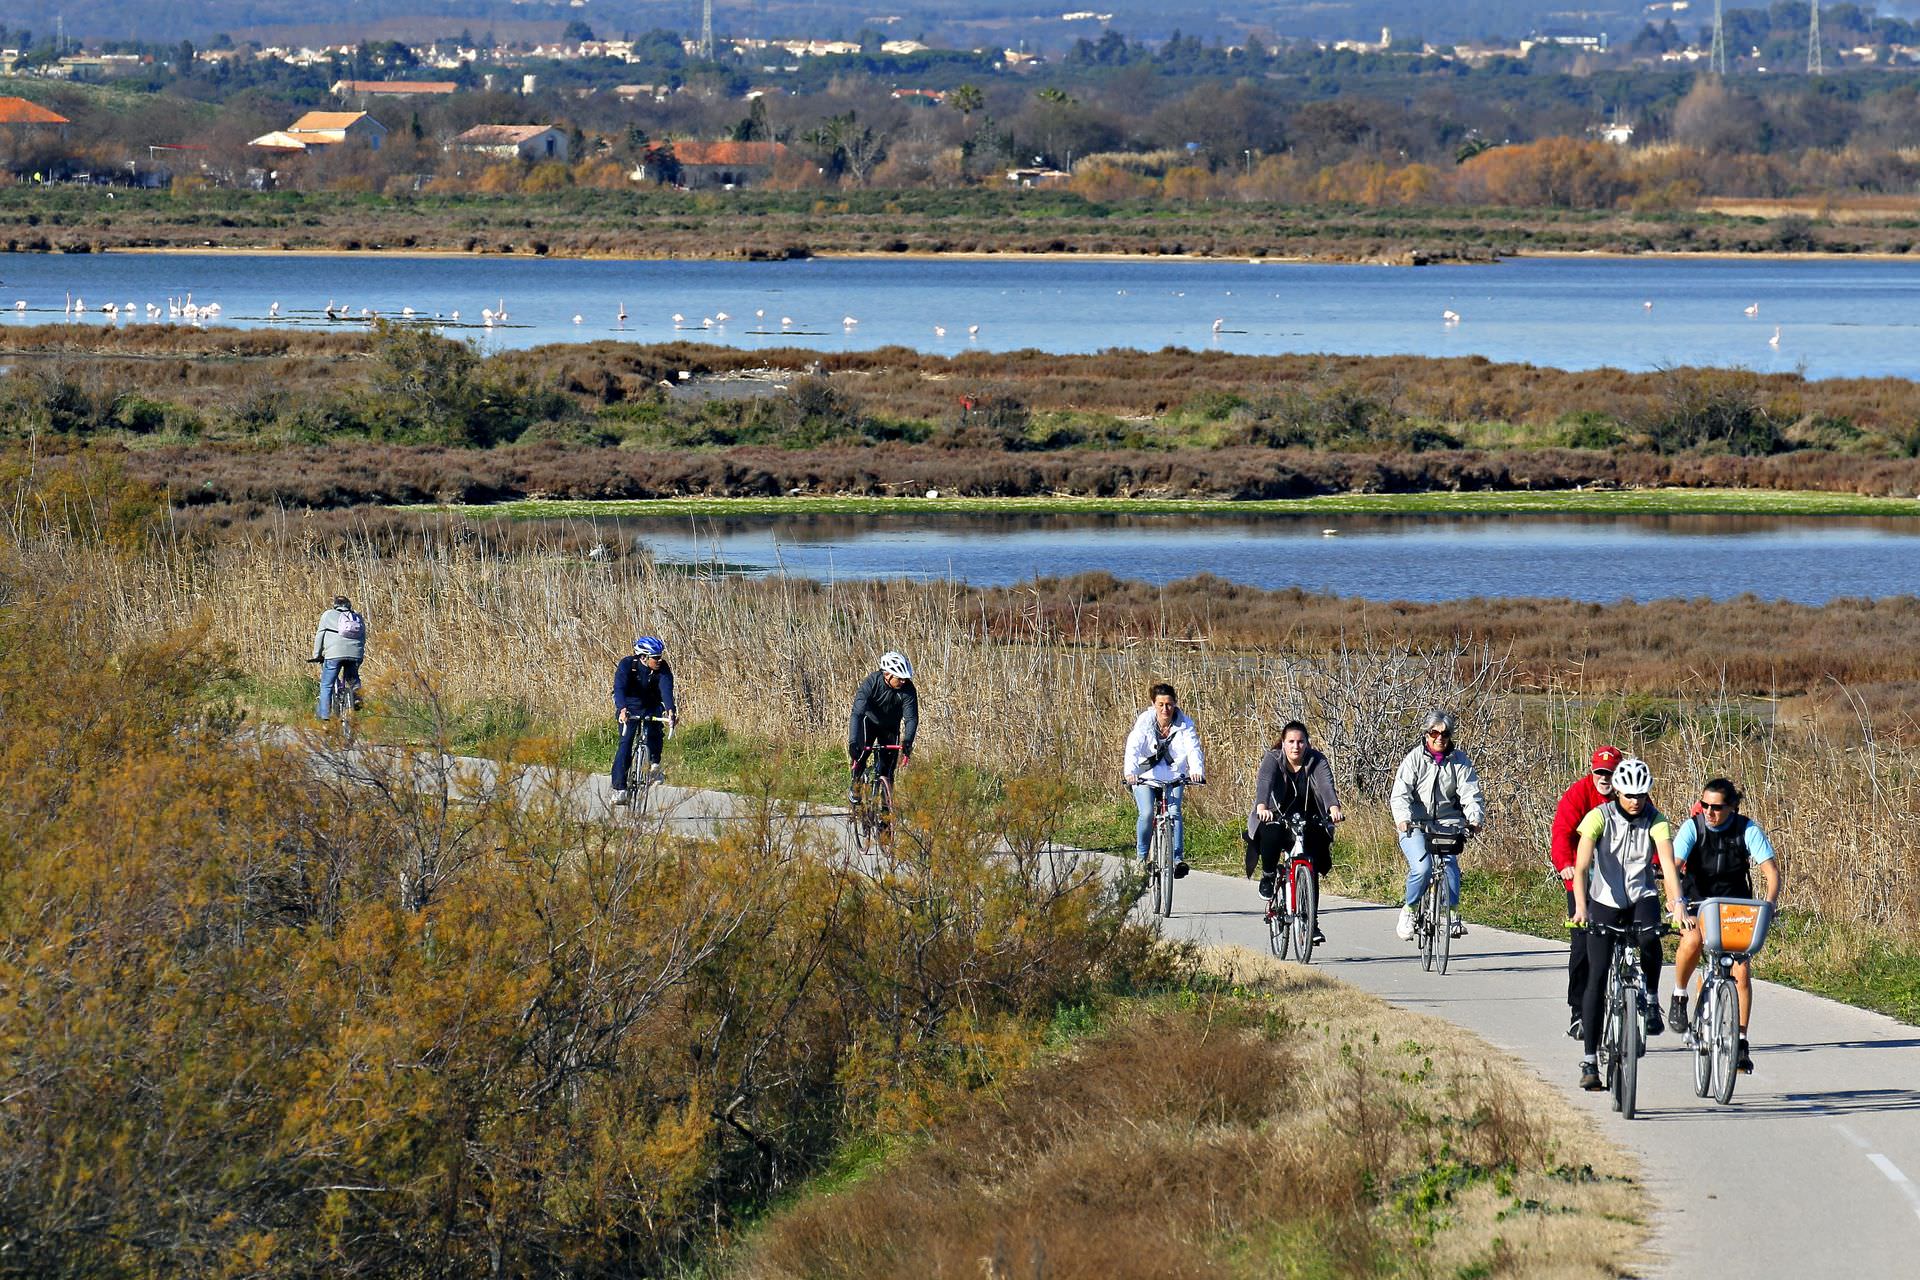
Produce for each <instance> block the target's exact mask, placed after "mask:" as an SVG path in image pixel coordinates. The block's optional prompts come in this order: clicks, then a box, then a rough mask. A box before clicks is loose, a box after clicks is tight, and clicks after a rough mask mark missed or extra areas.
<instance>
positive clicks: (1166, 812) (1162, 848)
mask: <svg viewBox="0 0 1920 1280" xmlns="http://www.w3.org/2000/svg"><path fill="white" fill-rule="evenodd" d="M1189 784H1192V785H1195V786H1197V785H1199V784H1198V783H1194V782H1193V780H1192V779H1190V778H1188V777H1187V775H1186V774H1184V773H1183V774H1181V775H1180V776H1179V777H1177V778H1174V779H1172V780H1171V781H1168V782H1155V781H1153V780H1152V779H1151V778H1142V779H1141V780H1140V785H1141V786H1143V787H1145V788H1147V789H1148V790H1149V791H1151V792H1153V835H1152V837H1151V838H1150V840H1149V842H1148V844H1147V895H1148V897H1147V901H1148V903H1149V905H1150V906H1151V907H1152V908H1153V914H1154V915H1157V916H1162V917H1166V916H1171V915H1172V914H1173V882H1174V879H1175V877H1174V874H1173V864H1174V861H1175V859H1174V853H1175V852H1176V850H1175V845H1174V839H1173V808H1172V806H1171V805H1169V804H1168V803H1167V793H1168V792H1170V791H1172V790H1173V789H1174V788H1175V787H1185V786H1187V785H1189Z"/></svg>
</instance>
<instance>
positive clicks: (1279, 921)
mask: <svg viewBox="0 0 1920 1280" xmlns="http://www.w3.org/2000/svg"><path fill="white" fill-rule="evenodd" d="M1292 942H1293V930H1292V928H1290V927H1289V921H1288V919H1287V898H1286V890H1285V889H1284V888H1283V887H1282V886H1279V885H1276V886H1274V890H1273V896H1272V897H1271V898H1268V899H1267V947H1268V948H1269V949H1270V950H1271V951H1272V952H1273V954H1274V956H1275V958H1277V959H1280V960H1285V959H1286V958H1287V949H1288V948H1289V947H1290V946H1291V945H1292Z"/></svg>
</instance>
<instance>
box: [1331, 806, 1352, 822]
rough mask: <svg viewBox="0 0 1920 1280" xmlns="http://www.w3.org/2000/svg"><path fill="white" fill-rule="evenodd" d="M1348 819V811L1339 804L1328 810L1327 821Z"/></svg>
mask: <svg viewBox="0 0 1920 1280" xmlns="http://www.w3.org/2000/svg"><path fill="white" fill-rule="evenodd" d="M1346 820H1347V811H1346V810H1345V809H1342V808H1341V807H1340V806H1339V805H1337V804H1336V805H1334V806H1333V807H1332V808H1330V809H1328V810H1327V821H1329V822H1345V821H1346Z"/></svg>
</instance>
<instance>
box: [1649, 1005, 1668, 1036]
mask: <svg viewBox="0 0 1920 1280" xmlns="http://www.w3.org/2000/svg"><path fill="white" fill-rule="evenodd" d="M1645 1008H1646V1011H1647V1035H1648V1036H1649V1037H1653V1036H1657V1035H1659V1034H1660V1033H1661V1032H1663V1031H1665V1030H1666V1029H1667V1024H1666V1023H1664V1022H1662V1021H1661V1020H1660V997H1659V996H1648V997H1647V1002H1646V1005H1645Z"/></svg>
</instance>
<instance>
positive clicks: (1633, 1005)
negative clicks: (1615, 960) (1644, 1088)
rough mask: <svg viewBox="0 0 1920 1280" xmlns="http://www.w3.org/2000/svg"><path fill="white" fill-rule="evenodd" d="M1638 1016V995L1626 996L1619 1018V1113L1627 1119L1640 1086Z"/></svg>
mask: <svg viewBox="0 0 1920 1280" xmlns="http://www.w3.org/2000/svg"><path fill="white" fill-rule="evenodd" d="M1640 1017H1641V1015H1640V997H1639V996H1638V995H1633V996H1629V997H1627V999H1626V1003H1625V1005H1624V1007H1623V1008H1622V1010H1621V1018H1620V1114H1621V1116H1622V1117H1624V1118H1625V1119H1628V1120H1631V1119H1633V1104H1634V1101H1635V1096H1634V1095H1635V1093H1636V1092H1637V1091H1638V1089H1639V1087H1640V1031H1641V1027H1642V1025H1643V1024H1642V1023H1641V1021H1640Z"/></svg>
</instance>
